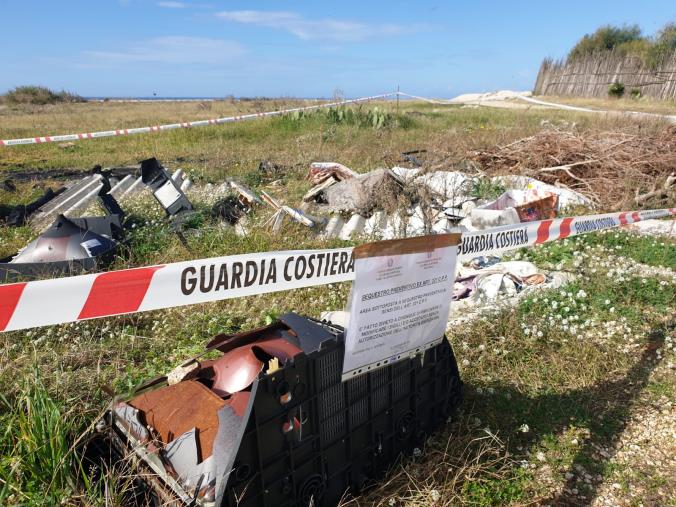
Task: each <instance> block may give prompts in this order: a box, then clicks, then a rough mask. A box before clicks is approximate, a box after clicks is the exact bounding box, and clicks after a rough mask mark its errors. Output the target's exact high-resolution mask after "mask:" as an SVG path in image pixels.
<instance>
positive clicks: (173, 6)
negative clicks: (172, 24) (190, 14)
mask: <svg viewBox="0 0 676 507" xmlns="http://www.w3.org/2000/svg"><path fill="white" fill-rule="evenodd" d="M157 6H158V7H164V8H165V9H185V8H186V7H189V5H188V4H187V3H185V2H157Z"/></svg>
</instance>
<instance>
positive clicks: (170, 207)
mask: <svg viewBox="0 0 676 507" xmlns="http://www.w3.org/2000/svg"><path fill="white" fill-rule="evenodd" d="M141 179H142V181H143V183H145V184H146V185H147V186H148V187H149V188H150V190H152V192H153V195H154V196H155V199H157V202H159V203H160V204H161V205H162V207H163V208H164V211H166V213H167V216H171V217H174V216H178V215H180V214H183V213H186V212H191V211H193V207H192V204H191V203H190V201H189V200H188V198H187V197H186V196H185V194H184V193H183V190H182V189H183V187H184V186H186V182H189V181H190V180H188V179H186V180H185V181H183V183H182V184H181V185H180V187H179V186H178V185H177V184H176V182H175V181H174V180H173V179H172V177H171V176H170V175H169V173H168V172H167V170H166V169H165V168H164V167H163V166H162V165H161V164H160V163H159V162H158V160H157V159H156V158H154V157H153V158H149V159H147V160H143V161H142V162H141Z"/></svg>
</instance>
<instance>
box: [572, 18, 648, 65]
mask: <svg viewBox="0 0 676 507" xmlns="http://www.w3.org/2000/svg"><path fill="white" fill-rule="evenodd" d="M642 39H643V37H642V35H641V29H640V28H639V27H638V25H631V26H627V25H625V26H622V27H617V26H611V25H606V26H602V27H600V28H598V29H597V30H596V31H595V32H594V33H592V34H587V35H585V36H584V37H582V39H580V40H579V41H578V43H577V44H575V46H574V47H573V49H571V50H570V53H568V59H569V60H572V59H575V58H580V57H584V56H588V55H591V54H594V53H598V52H601V51H610V50H614V49H616V48H618V47H620V46H621V45H623V44H627V43H630V42H632V41H640V40H642Z"/></svg>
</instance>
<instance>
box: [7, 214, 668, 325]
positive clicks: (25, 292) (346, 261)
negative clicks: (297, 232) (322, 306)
mask: <svg viewBox="0 0 676 507" xmlns="http://www.w3.org/2000/svg"><path fill="white" fill-rule="evenodd" d="M671 215H676V208H671V209H661V210H650V211H633V212H632V211H628V212H624V213H607V214H604V215H588V216H580V217H568V218H558V219H553V220H542V221H539V222H527V223H523V224H515V225H507V226H503V227H498V228H495V229H490V230H485V231H476V232H471V233H466V234H463V237H462V244H461V247H460V252H459V258H460V259H471V258H473V257H477V256H479V255H486V254H491V253H497V252H504V251H507V250H513V249H516V248H521V247H528V246H532V245H535V244H540V243H546V242H549V241H554V240H558V239H564V238H567V237H570V236H576V235H579V234H585V233H587V232H593V231H600V230H604V229H610V228H613V227H619V226H621V225H626V224H631V223H634V222H639V221H641V220H647V219H651V218H662V217H667V216H671ZM353 279H354V266H353V263H352V249H351V248H339V249H327V250H299V251H285V252H266V253H253V254H243V255H234V256H227V257H215V258H211V259H201V260H194V261H185V262H177V263H172V264H165V265H159V266H150V267H142V268H134V269H125V270H120V271H109V272H106V273H96V274H89V275H81V276H73V277H68V278H56V279H52V280H39V281H34V282H26V283H13V284H6V285H0V331H14V330H19V329H28V328H32V327H39V326H46V325H52V324H64V323H67V322H75V321H79V320H87V319H93V318H98V317H107V316H112V315H122V314H129V313H137V312H144V311H148V310H158V309H162V308H172V307H178V306H184V305H192V304H196V303H205V302H209V301H219V300H224V299H230V298H238V297H244V296H251V295H255V294H265V293H270V292H277V291H282V290H289V289H298V288H302V287H312V286H317V285H325V284H329V283H337V282H347V281H351V280H353Z"/></svg>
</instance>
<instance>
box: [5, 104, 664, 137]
mask: <svg viewBox="0 0 676 507" xmlns="http://www.w3.org/2000/svg"><path fill="white" fill-rule="evenodd" d="M395 96H401V97H409V98H412V99H416V100H422V101H425V102H429V103H430V104H462V103H461V102H455V101H452V100H438V99H429V98H426V97H420V96H418V95H411V94H408V93H404V92H391V93H383V94H380V95H372V96H370V97H360V98H357V99H349V100H342V101H339V102H331V103H326V104H317V105H314V106H304V107H294V108H291V109H280V110H278V111H267V112H264V113H250V114H243V115H238V116H227V117H224V118H214V119H211V120H196V121H188V122H180V123H171V124H168V125H154V126H151V127H136V128H129V129H116V130H105V131H100V132H85V133H81V134H65V135H52V136H38V137H26V138H22V139H0V146H18V145H24V144H42V143H54V142H62V141H81V140H84V139H98V138H101V137H115V136H127V135H132V134H143V133H147V132H159V131H164V130H175V129H180V128H192V127H205V126H208V125H220V124H223V123H231V122H237V121H244V120H252V119H256V118H266V117H270V116H280V115H283V114H288V113H294V112H296V111H310V110H313V109H321V108H326V107H336V106H343V105H346V104H355V103H359V102H368V101H371V100H377V99H385V98H388V97H395ZM515 98H516V99H520V100H524V101H526V102H531V103H533V104H540V105H543V106H549V107H555V108H559V109H566V110H570V111H580V112H584V113H612V114H625V115H630V116H638V117H651V118H663V119H666V120H667V121H670V122H672V123H676V115H668V114H659V113H646V112H640V111H604V110H600V109H589V108H586V107H578V106H569V105H566V104H556V103H553V102H545V101H543V100H538V99H534V98H532V97H524V96H515Z"/></svg>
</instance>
